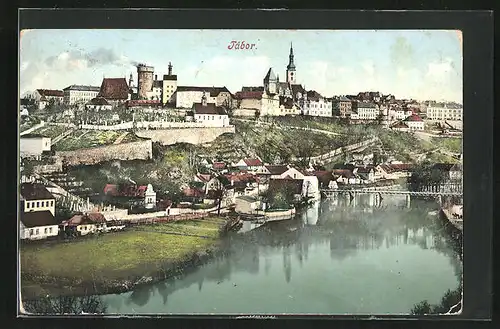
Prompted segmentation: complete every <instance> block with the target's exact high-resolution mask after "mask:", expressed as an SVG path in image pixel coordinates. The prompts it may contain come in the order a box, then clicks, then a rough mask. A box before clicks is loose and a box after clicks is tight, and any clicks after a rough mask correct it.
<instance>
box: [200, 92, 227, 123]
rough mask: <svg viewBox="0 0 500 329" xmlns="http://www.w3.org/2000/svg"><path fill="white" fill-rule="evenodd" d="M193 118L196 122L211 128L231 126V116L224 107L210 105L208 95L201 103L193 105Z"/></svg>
mask: <svg viewBox="0 0 500 329" xmlns="http://www.w3.org/2000/svg"><path fill="white" fill-rule="evenodd" d="M193 118H194V121H195V122H199V123H204V124H206V125H208V126H211V127H226V126H229V116H228V115H227V113H226V111H225V110H224V108H223V107H222V106H217V105H216V104H215V103H208V98H207V96H206V94H203V96H202V98H201V103H194V104H193Z"/></svg>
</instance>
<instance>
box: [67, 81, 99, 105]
mask: <svg viewBox="0 0 500 329" xmlns="http://www.w3.org/2000/svg"><path fill="white" fill-rule="evenodd" d="M99 90H100V88H99V87H94V86H82V85H71V86H69V87H66V88H64V89H63V92H64V104H66V105H75V104H82V105H84V104H86V103H87V102H88V101H90V100H91V99H93V98H95V97H97V94H99Z"/></svg>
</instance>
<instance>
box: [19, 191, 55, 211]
mask: <svg viewBox="0 0 500 329" xmlns="http://www.w3.org/2000/svg"><path fill="white" fill-rule="evenodd" d="M21 197H22V199H21V200H22V201H21V210H22V211H23V212H24V213H25V214H27V213H31V212H41V211H48V212H50V213H51V214H52V216H55V214H56V198H55V197H54V196H53V195H52V193H50V192H49V190H47V188H46V187H45V186H44V185H42V184H39V183H22V184H21Z"/></svg>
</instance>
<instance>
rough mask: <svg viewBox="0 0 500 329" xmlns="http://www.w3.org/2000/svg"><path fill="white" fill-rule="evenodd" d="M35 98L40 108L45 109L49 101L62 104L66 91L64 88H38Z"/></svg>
mask: <svg viewBox="0 0 500 329" xmlns="http://www.w3.org/2000/svg"><path fill="white" fill-rule="evenodd" d="M34 98H35V104H37V105H38V109H40V110H43V109H44V108H45V107H46V106H47V105H48V104H49V102H54V103H55V104H62V103H63V100H64V92H63V91H62V90H52V89H37V90H36V91H35V93H34Z"/></svg>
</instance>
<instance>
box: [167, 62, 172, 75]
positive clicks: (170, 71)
mask: <svg viewBox="0 0 500 329" xmlns="http://www.w3.org/2000/svg"><path fill="white" fill-rule="evenodd" d="M168 75H172V63H170V62H168Z"/></svg>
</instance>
